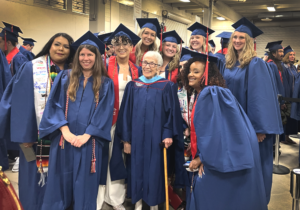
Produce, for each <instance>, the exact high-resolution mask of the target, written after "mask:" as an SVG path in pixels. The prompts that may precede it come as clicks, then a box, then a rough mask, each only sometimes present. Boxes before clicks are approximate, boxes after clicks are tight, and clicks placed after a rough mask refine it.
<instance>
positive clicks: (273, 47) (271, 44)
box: [266, 41, 283, 51]
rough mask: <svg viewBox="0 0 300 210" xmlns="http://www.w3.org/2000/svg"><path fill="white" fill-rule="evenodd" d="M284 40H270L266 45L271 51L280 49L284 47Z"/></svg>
mask: <svg viewBox="0 0 300 210" xmlns="http://www.w3.org/2000/svg"><path fill="white" fill-rule="evenodd" d="M281 43H282V41H276V42H269V43H268V44H267V46H266V49H269V50H270V51H275V50H278V49H283V47H282V45H281Z"/></svg>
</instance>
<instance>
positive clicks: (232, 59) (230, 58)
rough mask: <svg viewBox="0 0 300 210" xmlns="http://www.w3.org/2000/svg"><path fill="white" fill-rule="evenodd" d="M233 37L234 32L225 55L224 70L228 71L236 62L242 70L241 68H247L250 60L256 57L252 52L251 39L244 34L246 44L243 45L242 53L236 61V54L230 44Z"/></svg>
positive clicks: (252, 44) (253, 51)
mask: <svg viewBox="0 0 300 210" xmlns="http://www.w3.org/2000/svg"><path fill="white" fill-rule="evenodd" d="M234 35H235V32H233V33H232V35H231V37H230V42H229V46H228V52H227V55H226V56H225V58H226V68H228V69H231V68H233V67H234V65H235V64H236V62H237V60H238V61H239V62H240V66H239V68H243V67H245V66H247V65H248V64H249V63H250V62H251V60H252V58H253V57H256V55H257V54H256V52H255V50H254V43H253V40H252V39H251V37H250V36H249V35H248V34H246V33H245V40H246V43H245V46H244V48H243V51H242V53H241V54H240V57H239V59H238V53H237V51H236V50H235V49H234V46H233V44H232V40H233V37H234Z"/></svg>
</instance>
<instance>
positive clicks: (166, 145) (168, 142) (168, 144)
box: [163, 138, 173, 149]
mask: <svg viewBox="0 0 300 210" xmlns="http://www.w3.org/2000/svg"><path fill="white" fill-rule="evenodd" d="M163 142H164V143H165V148H167V149H168V148H169V147H170V146H171V145H172V144H173V139H172V138H165V139H164V140H163Z"/></svg>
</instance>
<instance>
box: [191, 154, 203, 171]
mask: <svg viewBox="0 0 300 210" xmlns="http://www.w3.org/2000/svg"><path fill="white" fill-rule="evenodd" d="M201 164H202V162H201V160H200V157H196V158H195V159H193V160H192V161H191V162H190V165H189V169H190V170H191V171H193V170H195V169H197V168H199V166H200V165H201Z"/></svg>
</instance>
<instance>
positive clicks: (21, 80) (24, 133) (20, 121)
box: [10, 62, 38, 143]
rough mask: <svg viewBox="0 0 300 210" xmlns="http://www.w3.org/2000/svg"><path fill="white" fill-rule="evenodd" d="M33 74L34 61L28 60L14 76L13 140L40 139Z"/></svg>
mask: <svg viewBox="0 0 300 210" xmlns="http://www.w3.org/2000/svg"><path fill="white" fill-rule="evenodd" d="M32 74H33V71H32V62H27V63H25V64H24V65H22V66H21V68H20V70H19V72H18V73H17V74H16V75H15V76H14V83H13V87H12V96H11V97H12V98H11V100H12V101H11V125H10V126H11V129H12V131H11V141H12V142H17V143H30V142H35V141H37V139H38V128H37V122H36V114H35V106H34V87H33V76H32ZM13 129H17V132H14V131H13Z"/></svg>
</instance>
